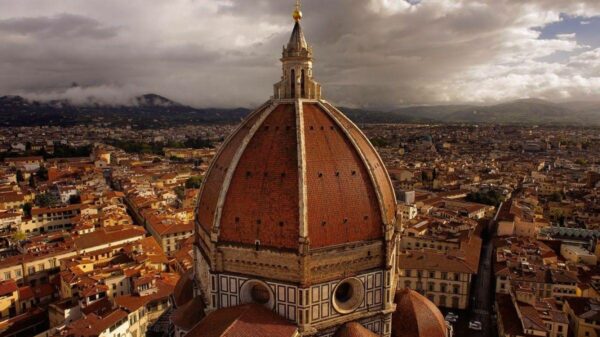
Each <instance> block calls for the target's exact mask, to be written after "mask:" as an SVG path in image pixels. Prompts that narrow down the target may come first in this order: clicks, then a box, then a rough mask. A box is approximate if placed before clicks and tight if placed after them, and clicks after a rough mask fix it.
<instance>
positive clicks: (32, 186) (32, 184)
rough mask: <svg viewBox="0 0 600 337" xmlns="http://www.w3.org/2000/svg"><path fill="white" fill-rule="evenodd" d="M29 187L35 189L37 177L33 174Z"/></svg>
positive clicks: (30, 176)
mask: <svg viewBox="0 0 600 337" xmlns="http://www.w3.org/2000/svg"><path fill="white" fill-rule="evenodd" d="M29 187H31V188H35V187H36V185H35V176H34V175H33V174H31V175H29Z"/></svg>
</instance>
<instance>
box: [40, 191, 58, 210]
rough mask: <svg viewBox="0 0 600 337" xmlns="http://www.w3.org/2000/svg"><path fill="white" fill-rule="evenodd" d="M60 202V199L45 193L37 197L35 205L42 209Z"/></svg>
mask: <svg viewBox="0 0 600 337" xmlns="http://www.w3.org/2000/svg"><path fill="white" fill-rule="evenodd" d="M58 202H59V200H58V198H57V197H56V196H55V195H54V194H52V193H43V194H38V195H36V196H35V204H36V205H38V206H40V207H48V206H52V205H55V204H57V203H58Z"/></svg>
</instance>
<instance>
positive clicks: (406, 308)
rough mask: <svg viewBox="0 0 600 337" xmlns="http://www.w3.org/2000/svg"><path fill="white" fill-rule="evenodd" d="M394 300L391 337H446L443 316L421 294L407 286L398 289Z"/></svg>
mask: <svg viewBox="0 0 600 337" xmlns="http://www.w3.org/2000/svg"><path fill="white" fill-rule="evenodd" d="M394 301H395V303H396V312H395V313H394V315H393V317H392V336H393V337H423V336H427V337H447V327H446V322H445V320H444V316H443V315H442V313H441V312H440V310H439V309H438V308H437V307H436V306H435V304H433V303H432V302H431V301H430V300H428V299H427V298H425V297H424V296H423V295H421V294H419V293H418V292H416V291H414V290H410V289H408V288H407V289H404V290H401V291H398V292H397V293H396V298H395V300H394Z"/></svg>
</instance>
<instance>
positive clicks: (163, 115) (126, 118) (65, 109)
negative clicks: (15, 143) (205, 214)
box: [0, 94, 249, 128]
mask: <svg viewBox="0 0 600 337" xmlns="http://www.w3.org/2000/svg"><path fill="white" fill-rule="evenodd" d="M248 112H249V110H248V109H243V108H239V109H196V108H192V107H189V106H186V105H183V104H180V103H177V102H173V101H171V100H169V99H168V98H165V97H162V96H159V95H156V94H147V95H143V96H139V97H136V98H135V99H134V101H133V104H131V105H119V106H109V105H102V104H98V103H90V104H86V105H73V104H71V103H69V102H68V101H49V102H36V101H28V100H26V99H24V98H22V97H19V96H3V97H0V125H4V126H33V125H36V126H37V125H75V124H82V123H108V124H110V125H132V126H134V127H144V128H154V127H162V126H169V125H181V124H202V123H237V122H239V121H240V120H241V119H242V118H243V117H244V116H246V115H247V114H248Z"/></svg>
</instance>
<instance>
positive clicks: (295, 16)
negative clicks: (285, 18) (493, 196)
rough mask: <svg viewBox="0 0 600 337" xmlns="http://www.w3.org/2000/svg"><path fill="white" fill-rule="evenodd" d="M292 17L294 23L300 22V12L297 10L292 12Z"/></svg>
mask: <svg viewBox="0 0 600 337" xmlns="http://www.w3.org/2000/svg"><path fill="white" fill-rule="evenodd" d="M292 17H293V18H294V20H296V21H300V20H302V11H301V10H300V9H298V8H296V9H295V10H294V13H292Z"/></svg>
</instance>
